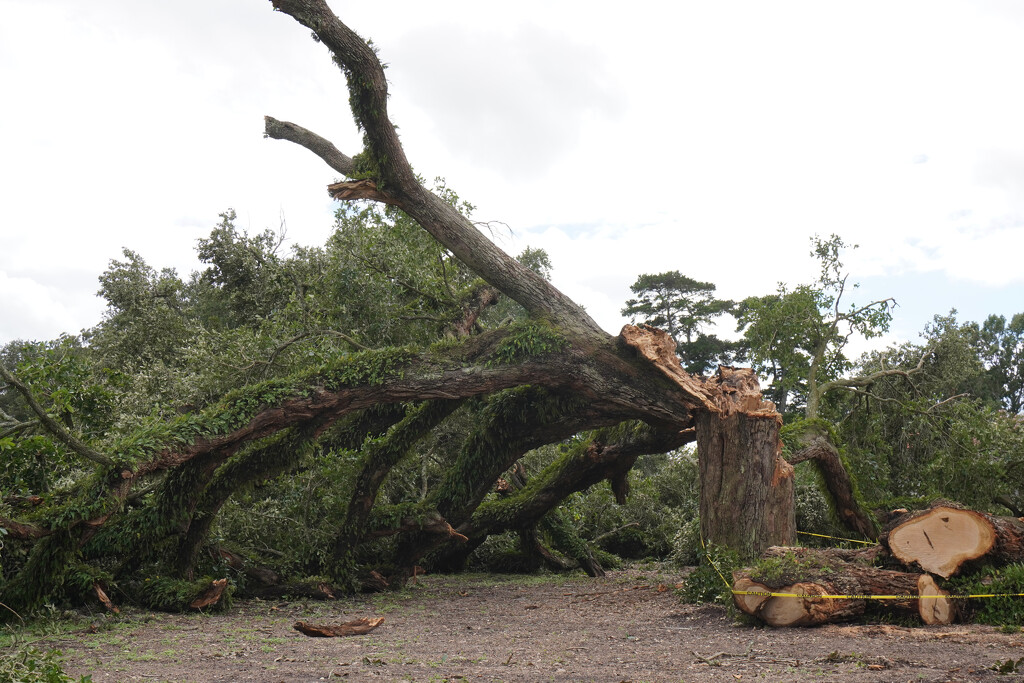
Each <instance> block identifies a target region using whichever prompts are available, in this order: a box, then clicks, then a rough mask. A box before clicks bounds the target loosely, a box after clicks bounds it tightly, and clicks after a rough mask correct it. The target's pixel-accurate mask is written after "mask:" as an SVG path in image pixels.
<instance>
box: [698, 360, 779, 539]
mask: <svg viewBox="0 0 1024 683" xmlns="http://www.w3.org/2000/svg"><path fill="white" fill-rule="evenodd" d="M717 382H718V384H719V386H720V387H722V389H723V393H722V394H721V399H722V400H721V410H720V411H719V412H717V413H713V412H710V411H706V412H702V413H699V414H698V416H697V457H698V465H699V471H700V482H701V487H700V528H701V535H702V536H703V538H704V540H705V541H707V542H709V543H715V544H717V545H722V546H726V547H729V548H733V549H735V550H737V551H739V553H740V556H741V557H744V558H752V557H756V556H758V555H760V554H761V553H762V552H763V551H764V550H765V549H766V548H768V547H770V546H773V545H793V544H794V543H795V542H796V514H795V508H794V505H793V495H794V493H793V468H792V466H791V465H790V464H789V463H787V462H786V461H785V459H784V458H783V457H782V441H781V439H780V437H779V429H780V428H781V426H782V418H781V416H779V414H778V413H777V412H775V406H774V405H772V404H771V403H767V402H763V401H761V398H760V391H758V389H757V380H756V379H755V378H754V377H753V373H752V372H751V371H750V370H735V369H732V368H724V367H723V368H720V370H719V375H718V378H717ZM726 390H728V391H726Z"/></svg>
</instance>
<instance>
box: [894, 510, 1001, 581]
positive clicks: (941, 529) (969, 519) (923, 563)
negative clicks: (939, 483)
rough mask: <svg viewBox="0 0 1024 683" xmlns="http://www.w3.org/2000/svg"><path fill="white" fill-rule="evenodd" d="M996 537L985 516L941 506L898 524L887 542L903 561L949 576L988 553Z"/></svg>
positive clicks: (895, 554) (944, 576)
mask: <svg viewBox="0 0 1024 683" xmlns="http://www.w3.org/2000/svg"><path fill="white" fill-rule="evenodd" d="M995 540H996V530H995V528H994V527H993V525H992V523H991V522H989V520H988V519H986V518H985V516H984V515H982V514H980V513H977V512H974V511H973V510H960V509H957V508H952V507H946V506H941V505H940V506H937V507H934V508H931V509H930V510H926V511H925V512H921V513H914V514H913V515H912V516H911V518H910V519H908V520H906V521H904V522H902V523H900V524H898V525H897V526H895V527H894V528H893V529H892V530H891V531H890V532H889V534H888V538H887V540H886V543H887V545H888V546H889V552H890V553H892V555H893V557H895V558H896V559H898V560H899V561H900V562H903V563H904V564H908V565H909V564H913V563H917V565H918V566H920V567H921V569H923V570H925V571H926V572H931V573H932V574H937V575H939V576H941V577H942V578H944V579H948V578H949V577H950V576H952V575H953V574H955V573H956V572H957V570H959V569H960V566H961V565H962V564H963V563H964V562H967V561H969V560H974V559H977V558H979V557H982V556H983V555H985V554H986V553H988V552H989V551H990V550H991V549H992V547H993V544H994V543H995Z"/></svg>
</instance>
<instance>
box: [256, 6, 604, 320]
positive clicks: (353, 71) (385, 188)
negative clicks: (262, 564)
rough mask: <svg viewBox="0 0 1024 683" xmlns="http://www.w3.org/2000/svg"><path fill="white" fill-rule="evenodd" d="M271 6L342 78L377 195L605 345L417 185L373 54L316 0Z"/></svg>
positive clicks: (552, 294) (528, 305) (521, 297)
mask: <svg viewBox="0 0 1024 683" xmlns="http://www.w3.org/2000/svg"><path fill="white" fill-rule="evenodd" d="M272 3H273V5H274V8H275V9H277V10H280V11H282V12H285V13H286V14H289V15H291V16H292V17H293V18H294V19H295V20H296V21H298V22H299V23H300V24H302V25H303V26H306V27H307V28H309V29H311V30H312V31H313V33H314V34H315V35H316V37H317V39H318V40H319V41H320V42H321V43H323V44H324V45H325V46H326V47H327V48H328V49H329V50H330V51H331V53H332V55H333V56H334V61H335V63H337V64H338V66H339V67H341V69H342V71H343V72H344V73H345V76H346V78H347V79H348V88H349V101H350V102H351V103H352V113H353V115H354V116H355V119H356V123H357V124H358V125H359V126H360V127H361V128H363V130H364V131H365V139H366V143H367V149H366V150H365V152H364V153H365V154H368V155H369V157H370V161H371V166H375V167H376V168H377V169H378V173H379V177H376V178H371V180H374V182H375V183H376V185H377V189H378V190H379V191H380V192H383V193H385V194H386V195H387V196H388V197H389V198H393V201H390V202H389V203H393V204H395V205H397V206H399V207H400V208H401V209H402V210H404V211H405V212H406V213H408V214H409V215H410V216H412V217H413V218H414V219H415V220H416V222H418V223H419V224H420V225H421V226H422V227H423V228H424V229H425V230H426V231H427V232H429V233H430V234H431V235H433V236H434V238H435V239H436V240H437V241H438V242H440V243H441V244H443V245H444V246H446V247H447V248H448V249H449V250H450V251H451V252H452V253H453V254H455V256H456V257H457V258H459V259H460V260H461V261H462V262H463V263H465V264H466V265H467V266H469V267H470V268H471V269H472V270H473V271H474V272H476V273H477V274H478V275H480V276H481V277H483V278H484V279H485V280H487V281H488V282H490V283H491V284H492V285H494V286H495V287H497V288H498V289H499V290H500V291H501V292H502V293H504V294H506V295H508V296H509V297H511V298H512V299H514V300H515V301H517V302H519V303H520V304H521V305H522V306H523V307H524V308H525V309H526V310H527V311H529V312H530V313H531V314H532V315H534V316H538V317H548V318H551V319H552V320H553V321H554V322H556V323H557V324H559V325H563V326H566V327H569V328H570V329H576V330H580V331H581V332H584V333H587V334H589V335H592V336H595V338H596V339H605V340H606V339H607V333H606V332H604V331H603V330H602V329H601V328H600V326H599V325H598V324H597V323H596V322H594V320H593V319H592V318H591V317H590V316H589V315H588V314H587V313H586V312H585V311H584V310H583V309H582V308H580V307H579V305H577V304H576V303H575V302H574V301H572V299H570V298H569V297H567V296H565V294H563V293H562V292H561V291H559V290H558V289H557V288H555V287H554V286H553V285H551V283H549V282H548V281H547V280H545V279H544V278H542V277H541V276H539V275H538V274H536V273H534V272H533V271H532V270H530V269H529V268H527V267H525V266H524V265H522V264H521V263H519V262H518V261H516V260H515V259H513V258H512V257H510V256H509V255H508V254H506V253H505V252H503V251H502V250H501V249H499V248H498V247H497V246H495V245H494V243H492V242H491V241H490V240H488V239H487V238H486V237H485V236H484V235H483V234H481V233H480V231H478V230H477V229H476V227H475V226H474V225H473V224H472V223H471V222H470V221H469V219H467V218H466V217H465V216H463V215H461V214H460V213H459V212H458V211H457V210H456V209H455V208H454V207H452V206H450V205H449V204H447V203H446V202H445V201H443V200H442V199H440V198H439V197H437V196H436V195H435V194H433V193H432V192H430V191H429V190H427V189H426V188H425V187H423V186H422V185H421V184H420V182H419V180H418V179H417V177H416V174H415V172H414V171H413V170H412V166H411V165H410V164H409V161H408V159H407V158H406V155H405V150H403V149H402V145H401V143H400V141H399V139H398V133H397V131H396V130H395V127H394V125H393V124H392V123H391V121H390V120H389V118H388V113H387V112H388V109H387V97H388V88H387V79H386V78H385V76H384V69H383V67H382V66H381V64H380V61H379V60H378V59H377V55H376V54H375V53H374V51H373V49H372V48H371V47H370V46H369V45H367V43H366V42H365V41H364V40H363V39H362V38H360V37H359V36H358V35H356V33H355V32H354V31H352V30H351V29H350V28H349V27H348V26H346V25H345V24H344V23H342V22H341V20H340V19H338V17H337V16H335V15H334V13H333V12H332V11H331V9H330V7H328V6H327V4H326V3H325V2H323V1H322V0H272ZM307 132H308V131H307ZM317 137H318V136H317ZM284 139H290V138H284ZM300 144H302V143H300ZM314 151H316V150H314ZM317 153H318V154H319V152H317ZM321 158H323V157H321ZM347 175H351V173H347Z"/></svg>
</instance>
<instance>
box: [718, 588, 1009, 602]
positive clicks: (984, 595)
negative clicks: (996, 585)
mask: <svg viewBox="0 0 1024 683" xmlns="http://www.w3.org/2000/svg"><path fill="white" fill-rule="evenodd" d="M729 590H732V589H731V588H730V589H729ZM732 594H733V595H763V596H765V597H770V598H822V599H828V600H927V599H932V600H938V599H941V598H947V599H954V600H967V599H968V598H1020V597H1024V593H981V594H978V595H829V594H821V595H804V594H801V593H772V592H768V591H735V590H734V591H732Z"/></svg>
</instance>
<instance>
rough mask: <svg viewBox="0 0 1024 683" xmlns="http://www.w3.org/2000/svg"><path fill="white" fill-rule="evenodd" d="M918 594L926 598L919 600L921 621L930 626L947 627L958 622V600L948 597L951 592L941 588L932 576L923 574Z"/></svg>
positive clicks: (918, 586)
mask: <svg viewBox="0 0 1024 683" xmlns="http://www.w3.org/2000/svg"><path fill="white" fill-rule="evenodd" d="M917 594H918V595H921V596H925V597H920V598H918V600H917V602H918V614H920V615H921V621H923V622H924V623H926V624H928V625H929V626H935V625H940V626H945V625H947V624H952V623H953V622H954V621H955V620H956V617H957V607H956V600H952V599H950V598H948V597H946V596H948V595H949V591H945V590H943V589H941V588H939V584H937V583H935V578H934V577H932V575H931V574H921V577H920V578H919V579H918V580H917ZM939 596H941V597H939Z"/></svg>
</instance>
